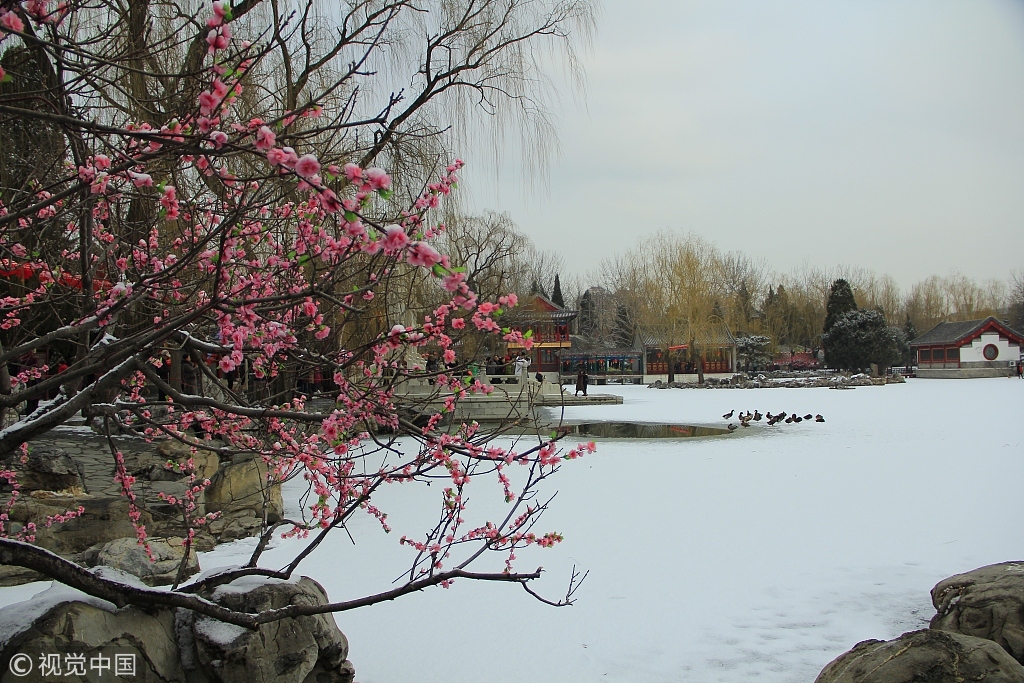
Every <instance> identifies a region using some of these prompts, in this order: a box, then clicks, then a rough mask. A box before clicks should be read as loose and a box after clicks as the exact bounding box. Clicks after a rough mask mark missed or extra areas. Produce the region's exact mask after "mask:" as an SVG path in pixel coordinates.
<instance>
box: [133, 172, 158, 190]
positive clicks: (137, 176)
mask: <svg viewBox="0 0 1024 683" xmlns="http://www.w3.org/2000/svg"><path fill="white" fill-rule="evenodd" d="M128 177H129V178H131V179H132V183H133V184H134V185H135V187H153V177H152V176H151V175H149V174H148V173H133V172H132V171H128Z"/></svg>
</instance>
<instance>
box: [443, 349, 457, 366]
mask: <svg viewBox="0 0 1024 683" xmlns="http://www.w3.org/2000/svg"><path fill="white" fill-rule="evenodd" d="M444 362H445V363H454V362H455V352H454V351H452V350H451V349H447V350H446V351H445V352H444Z"/></svg>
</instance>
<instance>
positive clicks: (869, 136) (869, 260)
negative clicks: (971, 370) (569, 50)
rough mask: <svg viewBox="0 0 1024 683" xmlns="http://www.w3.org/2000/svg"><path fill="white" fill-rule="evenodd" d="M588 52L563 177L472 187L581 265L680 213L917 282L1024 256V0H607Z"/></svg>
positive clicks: (480, 200)
mask: <svg viewBox="0 0 1024 683" xmlns="http://www.w3.org/2000/svg"><path fill="white" fill-rule="evenodd" d="M584 65H585V68H586V73H587V78H588V92H587V95H586V100H585V103H584V104H580V103H576V104H574V103H573V102H572V101H571V100H567V101H565V102H563V106H562V108H561V110H560V119H559V136H560V141H561V149H562V153H561V155H560V157H559V158H557V159H555V160H554V162H553V166H552V173H551V183H550V192H549V193H548V194H536V193H533V194H530V193H527V192H524V191H523V190H522V188H521V183H519V182H517V178H518V177H519V176H518V174H517V173H516V172H504V173H502V174H501V176H500V180H495V179H494V178H492V176H490V175H488V174H483V173H478V174H471V175H470V176H469V177H467V183H466V184H467V185H468V186H469V189H470V190H471V192H472V201H473V203H474V204H475V205H476V207H477V208H482V207H488V208H493V209H496V210H502V211H508V212H509V213H510V214H511V215H512V217H513V218H514V219H515V221H516V222H517V223H518V225H519V226H520V228H521V229H522V230H523V231H525V232H526V233H527V234H529V235H530V236H531V237H532V238H533V239H534V241H535V242H536V243H537V244H538V246H540V247H541V248H545V249H554V250H558V251H560V252H561V253H563V254H564V255H565V256H566V257H567V260H569V261H570V265H571V269H572V270H574V271H576V272H579V273H584V272H586V271H589V270H592V269H594V268H596V266H597V265H598V264H599V262H600V261H601V259H603V258H605V257H608V256H611V255H612V254H613V253H614V252H615V251H616V250H619V249H623V248H627V247H629V246H630V245H631V244H633V243H634V242H635V240H637V239H640V238H642V236H643V235H645V234H650V233H653V232H656V231H658V230H661V229H665V228H669V229H674V230H680V231H683V232H685V231H690V230H692V231H694V232H696V233H698V234H700V235H702V236H705V237H707V238H709V239H711V240H713V241H714V242H715V243H716V244H718V246H719V247H721V248H722V249H724V250H733V249H736V250H742V251H745V252H747V253H749V254H751V255H755V256H763V257H764V258H766V259H767V261H768V262H769V263H770V264H771V265H772V266H773V267H774V268H775V269H776V270H780V271H784V272H788V271H790V270H792V269H793V268H795V267H799V266H800V265H801V264H803V263H805V262H806V263H810V264H812V265H819V266H834V265H837V264H848V265H854V266H863V267H867V268H871V269H874V270H876V271H878V272H880V273H889V274H891V275H893V276H894V277H895V278H896V279H897V280H898V281H899V282H900V283H901V284H903V285H909V284H911V283H913V282H915V281H916V280H918V279H921V278H923V277H926V276H928V275H930V274H946V273H948V272H949V271H951V270H952V269H958V270H959V271H961V272H963V273H965V274H967V275H969V276H972V277H975V278H978V279H987V278H993V277H994V278H999V279H1003V278H1006V277H1007V276H1008V275H1009V273H1010V271H1011V270H1013V269H1015V268H1021V267H1022V266H1024V262H1022V258H1021V255H1022V246H1024V0H956V1H944V0H921V1H909V0H814V1H807V2H803V1H794V0H605V2H604V4H603V11H602V13H601V15H600V19H599V25H598V33H597V37H596V41H595V43H594V45H593V48H592V49H591V51H590V52H589V54H587V55H585V58H584ZM470 161H472V159H471V158H470Z"/></svg>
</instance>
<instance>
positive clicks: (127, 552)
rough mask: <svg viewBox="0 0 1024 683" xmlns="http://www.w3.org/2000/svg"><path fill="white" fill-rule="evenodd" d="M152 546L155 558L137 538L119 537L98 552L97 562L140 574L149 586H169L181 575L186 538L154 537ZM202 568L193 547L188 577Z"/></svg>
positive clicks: (133, 573)
mask: <svg viewBox="0 0 1024 683" xmlns="http://www.w3.org/2000/svg"><path fill="white" fill-rule="evenodd" d="M149 549H150V550H151V551H152V553H153V557H154V558H155V559H156V561H155V562H153V561H151V560H150V559H149V556H148V555H147V554H146V549H145V548H144V547H143V546H141V545H139V543H138V541H137V540H135V539H134V538H119V539H117V540H116V541H111V542H110V543H107V544H106V545H104V546H103V548H102V549H101V550H100V551H99V553H98V555H97V556H96V564H101V565H104V566H107V567H113V568H115V569H119V570H121V571H123V572H126V573H128V574H131V575H132V576H137V577H139V578H140V579H142V581H143V583H145V584H146V585H147V586H166V585H170V584H173V583H174V580H175V579H176V578H177V576H178V566H179V565H180V564H181V558H182V557H183V556H184V555H185V547H184V543H183V541H182V539H180V538H176V539H168V540H163V539H158V538H154V539H150V540H149ZM198 572H199V560H198V559H197V558H196V553H195V551H194V550H193V551H192V552H190V553H189V558H188V564H187V565H186V566H185V575H184V577H183V578H187V577H189V576H192V575H193V574H196V573H198Z"/></svg>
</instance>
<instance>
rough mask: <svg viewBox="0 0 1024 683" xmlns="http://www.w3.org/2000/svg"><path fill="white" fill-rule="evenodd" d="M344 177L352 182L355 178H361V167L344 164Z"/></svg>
mask: <svg viewBox="0 0 1024 683" xmlns="http://www.w3.org/2000/svg"><path fill="white" fill-rule="evenodd" d="M344 171H345V177H346V178H348V180H349V182H352V183H354V182H355V181H357V180H360V179H362V177H363V169H361V168H359V167H358V166H356V165H355V164H345V168H344Z"/></svg>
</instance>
